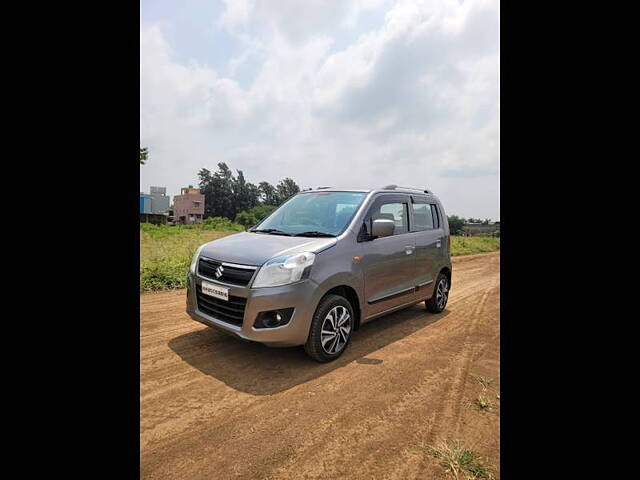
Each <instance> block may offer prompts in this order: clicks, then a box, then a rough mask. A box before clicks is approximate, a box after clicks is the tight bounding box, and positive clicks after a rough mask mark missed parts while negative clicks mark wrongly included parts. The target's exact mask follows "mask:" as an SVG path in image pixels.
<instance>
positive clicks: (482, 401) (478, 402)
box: [473, 394, 492, 411]
mask: <svg viewBox="0 0 640 480" xmlns="http://www.w3.org/2000/svg"><path fill="white" fill-rule="evenodd" d="M473 404H474V405H475V407H476V408H477V409H478V410H481V411H482V410H485V409H487V408H490V407H491V406H492V403H491V402H490V401H489V399H488V398H487V397H485V396H484V395H483V394H480V395H478V396H477V397H476V398H474V399H473Z"/></svg>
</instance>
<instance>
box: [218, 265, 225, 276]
mask: <svg viewBox="0 0 640 480" xmlns="http://www.w3.org/2000/svg"><path fill="white" fill-rule="evenodd" d="M223 273H224V268H222V265H220V266H219V267H218V268H216V278H220V277H221V276H222V274H223Z"/></svg>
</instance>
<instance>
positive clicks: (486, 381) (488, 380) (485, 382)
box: [472, 375, 493, 390]
mask: <svg viewBox="0 0 640 480" xmlns="http://www.w3.org/2000/svg"><path fill="white" fill-rule="evenodd" d="M472 377H473V378H475V379H476V380H477V381H478V383H479V384H480V385H482V389H483V390H486V389H487V388H489V385H491V383H492V382H493V378H491V377H483V376H481V375H472Z"/></svg>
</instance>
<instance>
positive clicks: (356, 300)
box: [318, 285, 362, 330]
mask: <svg viewBox="0 0 640 480" xmlns="http://www.w3.org/2000/svg"><path fill="white" fill-rule="evenodd" d="M327 295H340V296H341V297H344V298H346V299H347V301H348V302H349V303H350V304H351V308H353V315H354V316H355V318H354V322H353V329H354V330H358V328H360V317H361V312H362V311H361V308H360V297H359V296H358V292H356V290H355V289H354V288H353V287H351V286H349V285H337V286H335V287H332V288H330V289H329V290H327V291H326V292H325V293H324V295H322V298H321V299H320V301H322V299H323V298H325V297H326V296H327ZM318 303H319V302H318Z"/></svg>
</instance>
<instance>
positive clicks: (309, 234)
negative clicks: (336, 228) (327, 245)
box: [294, 231, 335, 237]
mask: <svg viewBox="0 0 640 480" xmlns="http://www.w3.org/2000/svg"><path fill="white" fill-rule="evenodd" d="M294 237H335V235H334V234H333V233H327V232H317V231H313V232H301V233H296V234H295V235H294Z"/></svg>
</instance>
